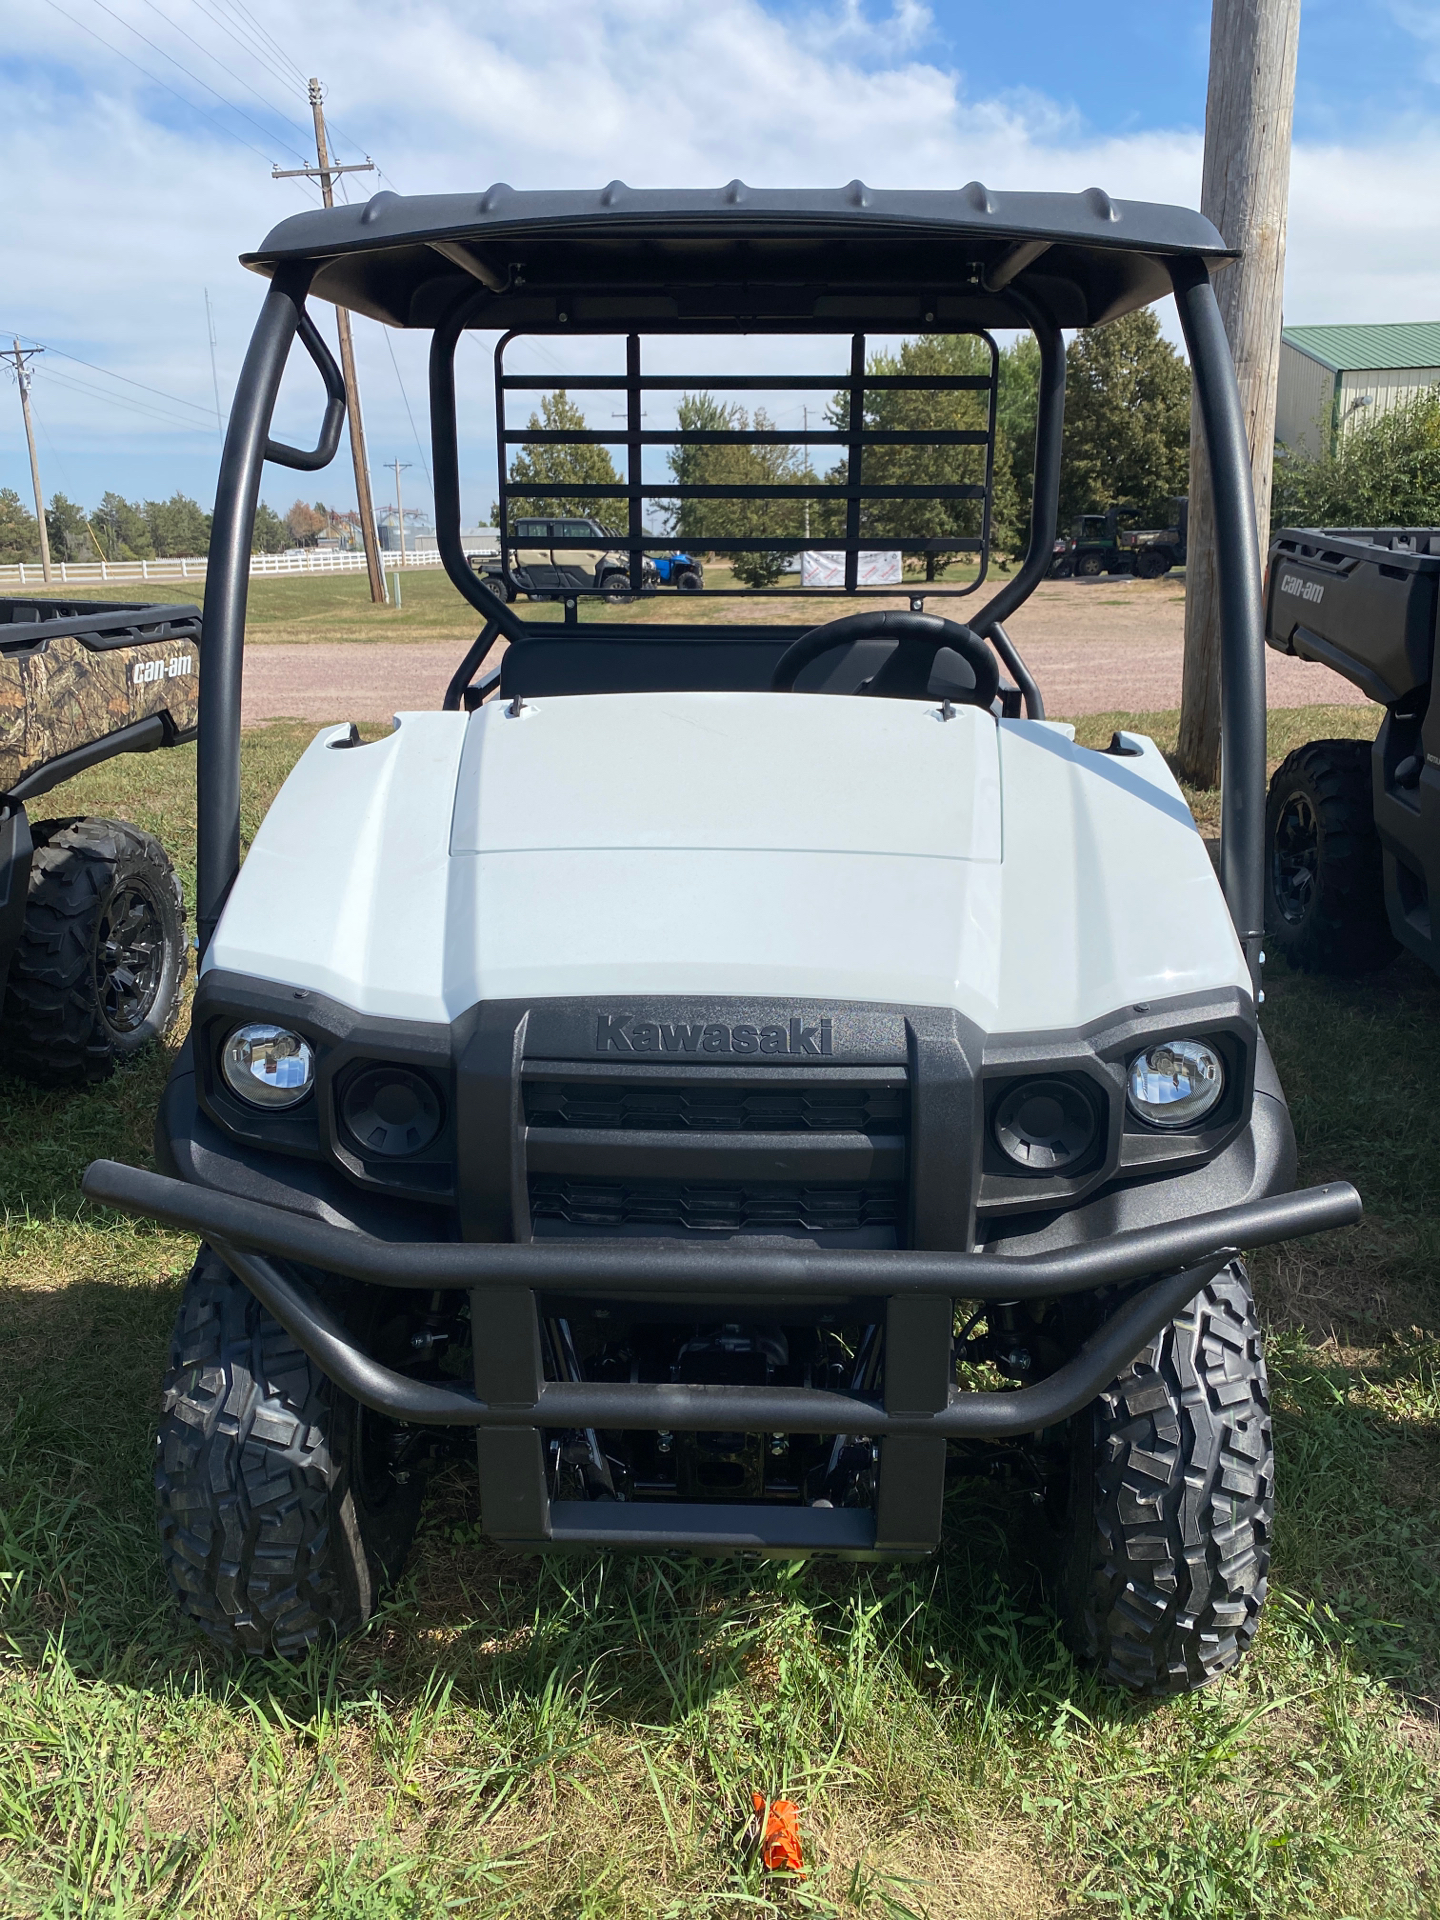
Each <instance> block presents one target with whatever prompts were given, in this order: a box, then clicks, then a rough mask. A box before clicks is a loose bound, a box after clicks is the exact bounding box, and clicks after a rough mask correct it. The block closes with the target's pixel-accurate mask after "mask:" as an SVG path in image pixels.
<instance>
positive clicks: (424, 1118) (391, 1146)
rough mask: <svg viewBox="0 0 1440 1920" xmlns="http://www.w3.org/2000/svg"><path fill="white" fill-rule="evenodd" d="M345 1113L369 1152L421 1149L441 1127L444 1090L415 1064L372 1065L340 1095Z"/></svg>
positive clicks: (347, 1122)
mask: <svg viewBox="0 0 1440 1920" xmlns="http://www.w3.org/2000/svg"><path fill="white" fill-rule="evenodd" d="M340 1116H341V1118H342V1119H343V1120H344V1122H345V1125H346V1126H347V1127H348V1128H349V1129H350V1132H351V1133H352V1134H353V1135H354V1137H355V1139H356V1140H357V1141H358V1142H359V1143H360V1145H361V1146H362V1147H363V1148H364V1149H365V1151H366V1152H367V1153H383V1154H384V1155H385V1156H386V1158H387V1159H389V1158H393V1157H395V1156H396V1155H399V1154H403V1153H419V1152H420V1150H421V1148H422V1147H428V1146H429V1145H430V1143H431V1141H432V1140H433V1139H434V1138H435V1136H436V1134H437V1133H439V1131H440V1124H441V1119H442V1115H441V1111H440V1096H439V1094H437V1093H436V1091H435V1089H434V1087H432V1086H431V1084H430V1082H429V1081H428V1080H427V1079H426V1077H425V1075H424V1074H423V1073H416V1072H415V1070H414V1069H413V1068H412V1067H367V1068H366V1069H365V1071H364V1072H363V1073H357V1074H356V1076H355V1078H354V1079H353V1080H352V1081H351V1082H350V1084H349V1086H348V1087H346V1089H345V1092H344V1095H343V1097H342V1099H341V1101H340Z"/></svg>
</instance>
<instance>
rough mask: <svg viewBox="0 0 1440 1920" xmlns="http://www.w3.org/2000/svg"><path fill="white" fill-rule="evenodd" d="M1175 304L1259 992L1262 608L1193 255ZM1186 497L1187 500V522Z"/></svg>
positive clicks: (1240, 915)
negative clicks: (1210, 534) (1204, 477)
mask: <svg viewBox="0 0 1440 1920" xmlns="http://www.w3.org/2000/svg"><path fill="white" fill-rule="evenodd" d="M1173 275H1174V281H1175V304H1176V306H1177V307H1178V308H1179V310H1180V325H1181V327H1182V328H1183V329H1184V333H1185V344H1186V346H1187V347H1188V348H1189V351H1190V365H1191V368H1192V370H1193V372H1194V376H1195V394H1196V398H1197V400H1198V402H1199V413H1200V419H1201V422H1202V424H1203V426H1204V430H1205V450H1206V453H1207V455H1208V464H1209V469H1210V496H1211V504H1212V509H1213V513H1214V526H1215V571H1216V577H1217V596H1216V597H1217V600H1218V603H1219V614H1220V787H1221V793H1220V885H1221V887H1222V888H1223V889H1224V892H1225V900H1226V904H1227V905H1228V906H1229V908H1230V917H1231V919H1232V920H1233V921H1234V922H1235V931H1236V933H1237V934H1239V936H1240V944H1241V946H1242V947H1244V949H1245V958H1246V961H1247V962H1248V963H1249V967H1250V978H1251V981H1252V982H1253V984H1254V987H1255V991H1256V992H1257V994H1258V992H1259V988H1260V940H1261V934H1262V930H1263V928H1264V898H1263V888H1264V860H1265V610H1264V602H1263V595H1262V592H1261V586H1260V541H1259V536H1258V534H1257V532H1256V527H1255V496H1254V492H1253V490H1252V486H1251V479H1250V445H1249V442H1248V440H1247V439H1246V437H1245V416H1244V413H1243V411H1242V409H1241V405H1240V389H1239V386H1238V385H1237V383H1236V380H1235V367H1234V363H1233V362H1232V360H1231V358H1230V345H1229V342H1228V341H1227V339H1226V337H1225V326H1224V322H1223V321H1222V320H1221V318H1220V308H1219V305H1218V304H1217V302H1216V299H1215V291H1214V289H1213V287H1212V286H1211V285H1210V274H1209V270H1208V269H1207V267H1206V265H1205V263H1204V261H1203V260H1196V259H1193V258H1191V259H1184V260H1178V261H1177V262H1176V263H1175V266H1174V268H1173ZM1195 505H1196V503H1195V502H1194V501H1192V502H1191V516H1192V520H1193V516H1194V511H1195Z"/></svg>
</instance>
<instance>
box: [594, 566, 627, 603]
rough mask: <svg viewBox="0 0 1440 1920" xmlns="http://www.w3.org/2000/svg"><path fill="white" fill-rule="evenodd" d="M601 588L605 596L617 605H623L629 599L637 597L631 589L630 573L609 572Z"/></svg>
mask: <svg viewBox="0 0 1440 1920" xmlns="http://www.w3.org/2000/svg"><path fill="white" fill-rule="evenodd" d="M600 590H601V592H602V593H603V594H604V595H605V598H606V599H607V600H609V601H612V602H613V603H614V604H615V605H616V606H623V605H624V604H625V603H626V602H627V601H629V600H633V599H634V598H635V596H634V594H633V593H631V591H630V576H629V574H628V573H607V574H606V576H605V578H604V579H603V580H602V581H601V583H600Z"/></svg>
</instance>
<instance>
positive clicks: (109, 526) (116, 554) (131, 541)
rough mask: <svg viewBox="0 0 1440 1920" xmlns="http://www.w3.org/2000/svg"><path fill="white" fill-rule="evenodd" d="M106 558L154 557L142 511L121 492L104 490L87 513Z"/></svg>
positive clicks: (140, 558) (137, 558) (148, 558)
mask: <svg viewBox="0 0 1440 1920" xmlns="http://www.w3.org/2000/svg"><path fill="white" fill-rule="evenodd" d="M90 524H91V526H93V527H94V529H95V532H96V536H97V538H98V539H99V542H100V546H101V550H102V551H103V553H104V555H105V558H106V559H107V560H153V559H154V558H155V543H154V541H153V540H152V539H151V538H150V529H149V527H148V526H147V525H146V524H145V512H144V509H143V508H142V507H139V506H137V505H136V504H135V503H134V502H133V501H131V500H127V499H126V498H125V497H124V495H123V494H119V493H107V494H106V495H105V497H104V499H103V500H102V501H101V502H100V504H99V506H98V507H97V508H96V509H95V511H94V513H92V514H91V516H90Z"/></svg>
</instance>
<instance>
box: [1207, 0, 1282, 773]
mask: <svg viewBox="0 0 1440 1920" xmlns="http://www.w3.org/2000/svg"><path fill="white" fill-rule="evenodd" d="M1299 38H1300V0H1212V6H1211V13H1210V87H1209V92H1208V94H1207V95H1206V100H1205V166H1204V174H1203V178H1202V182H1201V187H1200V209H1201V212H1202V213H1204V214H1205V215H1206V216H1207V217H1208V218H1209V219H1210V220H1212V221H1213V222H1214V223H1215V225H1216V226H1217V227H1218V228H1219V229H1220V232H1221V234H1222V235H1223V236H1224V239H1225V242H1226V245H1227V246H1231V247H1235V248H1237V249H1238V250H1239V253H1240V258H1239V259H1238V260H1236V261H1235V262H1234V263H1233V264H1232V265H1230V266H1228V267H1225V268H1222V269H1221V271H1220V272H1219V273H1217V274H1216V276H1215V297H1216V299H1217V301H1218V302H1219V306H1220V314H1221V317H1222V319H1223V320H1224V322H1225V332H1226V334H1227V335H1228V337H1229V340H1230V351H1231V353H1232V354H1233V356H1234V359H1235V373H1236V377H1237V379H1238V380H1239V383H1240V404H1241V406H1242V408H1243V409H1244V414H1245V428H1246V432H1247V433H1248V434H1249V436H1250V465H1251V473H1252V476H1253V480H1254V487H1255V517H1256V521H1257V523H1258V527H1259V533H1260V551H1261V553H1262V554H1263V553H1265V552H1266V550H1267V548H1268V546H1269V538H1270V481H1271V473H1272V469H1273V466H1274V453H1275V387H1276V382H1277V380H1278V377H1279V369H1280V321H1281V300H1282V296H1283V292H1284V283H1285V222H1286V214H1287V210H1288V206H1289V200H1290V129H1291V124H1292V121H1293V119H1294V112H1295V51H1296V47H1297V44H1298V42H1299ZM1190 419H1191V427H1190V530H1189V553H1188V558H1187V560H1186V566H1185V674H1184V681H1183V685H1182V689H1181V694H1180V740H1179V755H1178V758H1179V762H1180V769H1181V773H1182V776H1183V778H1185V779H1186V780H1188V781H1190V782H1191V783H1192V784H1193V785H1195V786H1198V787H1214V786H1218V785H1219V781H1220V617H1219V596H1218V581H1217V576H1216V570H1215V517H1214V513H1213V511H1212V509H1211V504H1210V461H1209V458H1208V456H1207V454H1206V451H1205V437H1204V434H1203V433H1202V431H1201V428H1200V412H1199V407H1198V406H1197V405H1196V404H1195V402H1194V401H1193V400H1192V402H1191V408H1190Z"/></svg>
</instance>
